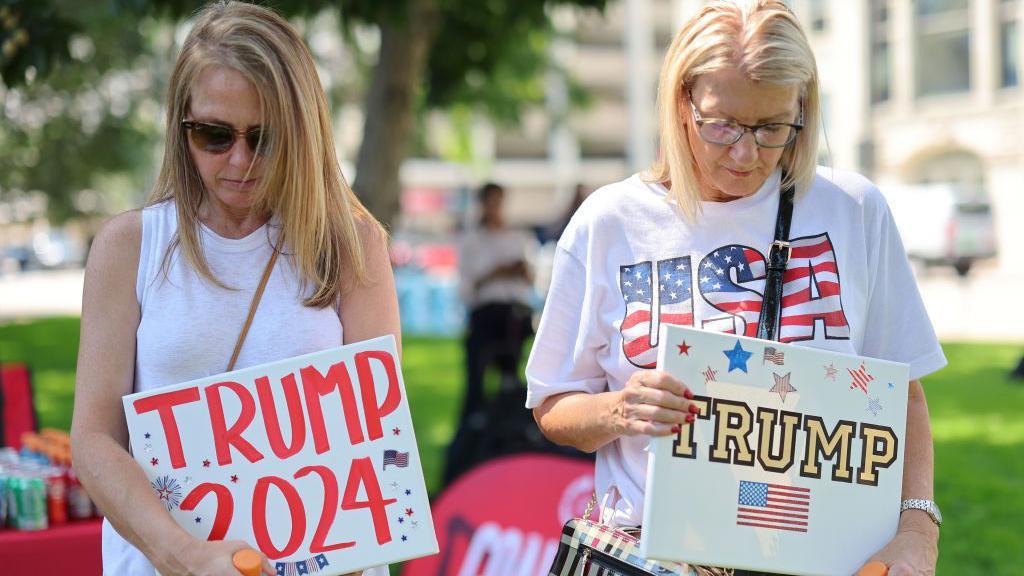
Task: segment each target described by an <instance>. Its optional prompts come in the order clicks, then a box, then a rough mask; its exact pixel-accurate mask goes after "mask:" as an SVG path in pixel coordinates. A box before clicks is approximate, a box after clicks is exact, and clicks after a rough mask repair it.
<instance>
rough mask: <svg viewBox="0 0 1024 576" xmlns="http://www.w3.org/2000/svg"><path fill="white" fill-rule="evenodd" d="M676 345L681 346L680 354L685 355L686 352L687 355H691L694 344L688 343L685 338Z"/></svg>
mask: <svg viewBox="0 0 1024 576" xmlns="http://www.w3.org/2000/svg"><path fill="white" fill-rule="evenodd" d="M676 346H678V347H679V354H680V355H683V354H686V355H687V356H689V355H690V348H692V346H690V345H688V344H687V343H686V340H683V343H682V344H676Z"/></svg>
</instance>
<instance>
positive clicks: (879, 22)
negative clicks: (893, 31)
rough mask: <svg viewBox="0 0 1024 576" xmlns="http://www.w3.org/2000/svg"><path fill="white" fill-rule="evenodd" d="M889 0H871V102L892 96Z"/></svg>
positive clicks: (875, 102) (877, 101) (881, 100)
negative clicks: (890, 91)
mask: <svg viewBox="0 0 1024 576" xmlns="http://www.w3.org/2000/svg"><path fill="white" fill-rule="evenodd" d="M889 30H890V29H889V0H871V27H870V34H871V70H870V74H871V103H872V104H877V103H879V102H885V101H886V100H888V99H889V97H890V93H889V90H890V82H891V80H892V51H891V50H890V49H889V46H890V44H889V36H890V32H889Z"/></svg>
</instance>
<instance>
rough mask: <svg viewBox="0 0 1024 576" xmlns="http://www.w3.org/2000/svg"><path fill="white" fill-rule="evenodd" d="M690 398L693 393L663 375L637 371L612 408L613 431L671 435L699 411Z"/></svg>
mask: <svg viewBox="0 0 1024 576" xmlns="http://www.w3.org/2000/svg"><path fill="white" fill-rule="evenodd" d="M692 399H693V392H691V391H690V389H689V388H687V387H686V385H684V384H683V383H682V382H680V381H679V380H678V379H676V378H675V377H673V376H672V375H670V374H668V373H667V372H662V371H660V370H637V371H636V372H634V373H633V375H632V376H630V377H629V380H627V381H626V386H625V388H623V389H622V390H621V391H620V392H619V398H618V399H617V401H616V402H615V403H614V405H613V407H612V421H613V428H614V430H615V431H616V432H617V433H618V435H619V436H637V435H641V434H645V435H649V436H668V435H669V434H675V433H676V432H678V431H679V430H680V427H681V426H685V425H687V424H690V423H692V422H693V421H694V418H695V417H696V415H697V414H698V413H699V412H700V409H699V408H698V407H697V405H696V404H694V403H692V402H690V400H692Z"/></svg>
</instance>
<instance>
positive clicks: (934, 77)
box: [915, 0, 971, 96]
mask: <svg viewBox="0 0 1024 576" xmlns="http://www.w3.org/2000/svg"><path fill="white" fill-rule="evenodd" d="M915 17H916V22H915V24H916V28H917V38H916V50H915V53H916V58H915V63H916V69H917V74H916V76H917V78H916V88H917V95H919V96H930V95H933V94H948V93H952V92H967V91H969V90H970V89H971V51H970V45H971V32H970V10H969V2H968V0H917V2H915Z"/></svg>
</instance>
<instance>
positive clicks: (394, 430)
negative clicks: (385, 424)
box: [391, 426, 402, 436]
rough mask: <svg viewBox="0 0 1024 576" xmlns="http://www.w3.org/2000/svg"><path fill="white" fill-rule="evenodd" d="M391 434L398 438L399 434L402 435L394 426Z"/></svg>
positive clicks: (399, 429)
mask: <svg viewBox="0 0 1024 576" xmlns="http://www.w3.org/2000/svg"><path fill="white" fill-rule="evenodd" d="M391 433H392V434H394V435H395V436H398V435H399V434H401V433H402V429H401V428H399V427H398V426H395V428H394V429H392V430H391Z"/></svg>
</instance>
